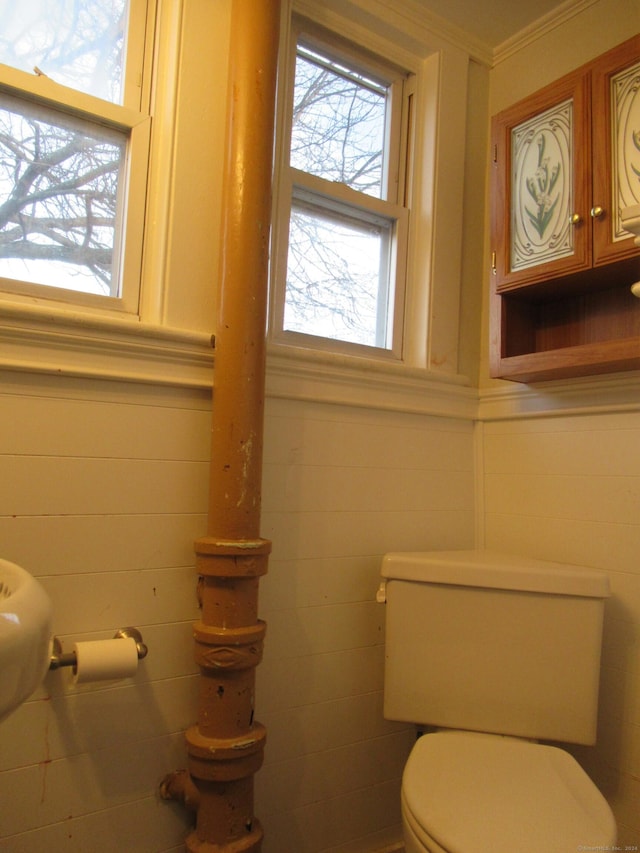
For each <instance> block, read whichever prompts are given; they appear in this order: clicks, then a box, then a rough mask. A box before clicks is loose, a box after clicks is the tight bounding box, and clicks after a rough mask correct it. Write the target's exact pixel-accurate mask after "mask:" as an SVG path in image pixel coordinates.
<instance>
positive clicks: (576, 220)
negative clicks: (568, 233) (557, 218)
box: [569, 213, 582, 225]
mask: <svg viewBox="0 0 640 853" xmlns="http://www.w3.org/2000/svg"><path fill="white" fill-rule="evenodd" d="M569 222H570V223H571V225H580V223H581V222H582V217H581V216H580V214H579V213H572V214H571V216H570V217H569Z"/></svg>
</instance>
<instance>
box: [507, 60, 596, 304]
mask: <svg viewBox="0 0 640 853" xmlns="http://www.w3.org/2000/svg"><path fill="white" fill-rule="evenodd" d="M589 100H590V77H589V75H588V73H587V72H585V71H584V70H581V71H579V72H576V73H574V74H570V75H568V76H567V77H563V78H562V80H559V81H558V82H556V83H554V84H553V85H551V86H548V87H547V88H545V89H542V90H541V91H539V92H537V93H536V94H535V95H533V96H532V97H531V98H529V99H527V100H526V101H524V102H520V103H519V104H516V105H515V106H514V107H511V108H509V109H507V110H505V111H504V112H502V113H500V114H498V115H497V116H495V117H494V118H493V121H492V152H493V164H492V171H493V179H492V183H493V187H492V190H493V205H492V208H493V209H492V273H493V274H494V276H495V282H494V285H495V287H496V289H497V290H498V291H502V290H509V289H511V288H514V287H522V286H524V285H528V284H535V283H537V282H540V281H545V280H548V279H551V278H556V277H558V276H563V275H568V274H570V273H574V272H578V271H580V270H583V269H588V268H589V267H590V266H591V220H590V216H589V211H590V208H591V203H590V198H591V134H590V120H589Z"/></svg>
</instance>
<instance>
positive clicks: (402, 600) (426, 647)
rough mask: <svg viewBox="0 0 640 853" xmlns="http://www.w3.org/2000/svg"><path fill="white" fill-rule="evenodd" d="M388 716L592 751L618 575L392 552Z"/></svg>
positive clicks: (388, 566) (502, 558)
mask: <svg viewBox="0 0 640 853" xmlns="http://www.w3.org/2000/svg"><path fill="white" fill-rule="evenodd" d="M382 576H383V584H382V587H381V595H380V596H379V598H381V599H382V600H385V602H386V603H385V607H386V619H385V622H386V655H385V687H384V716H385V717H386V718H387V719H390V720H404V721H407V722H413V723H417V724H422V725H428V726H437V727H444V728H455V729H469V730H472V731H482V732H495V733H502V734H508V735H515V736H519V737H530V738H539V739H545V740H546V739H548V740H559V741H568V742H574V743H583V744H592V743H594V742H595V739H596V718H597V706H598V683H599V675H600V646H601V640H602V621H603V612H604V601H605V599H606V598H607V597H608V595H609V583H608V578H607V576H606V575H605V574H604V573H602V572H598V571H595V570H592V569H587V568H583V567H580V566H570V565H564V564H561V563H547V562H542V561H539V560H533V559H528V558H523V557H515V556H510V555H505V554H499V553H496V552H492V551H433V552H413V553H400V552H399V553H393V554H387V555H386V556H385V557H384V559H383V563H382Z"/></svg>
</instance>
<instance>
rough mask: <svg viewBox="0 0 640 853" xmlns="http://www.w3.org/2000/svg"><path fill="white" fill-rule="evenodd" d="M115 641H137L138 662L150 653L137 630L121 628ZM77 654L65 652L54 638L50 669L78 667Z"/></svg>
mask: <svg viewBox="0 0 640 853" xmlns="http://www.w3.org/2000/svg"><path fill="white" fill-rule="evenodd" d="M113 639H114V640H128V639H132V640H135V641H136V651H137V653H138V660H142V659H143V658H145V657H146V656H147V652H148V651H149V650H148V648H147V646H146V645H145V644H144V642H143V641H142V634H141V633H140V631H139V630H138V629H137V628H119V629H118V630H117V631H116V633H115V635H114V637H113ZM77 663H78V662H77V660H76V654H75V652H63V651H62V643H61V642H60V639H59V638H58V637H54V638H53V641H52V648H51V660H50V662H49V669H60V668H61V667H63V666H76V665H77Z"/></svg>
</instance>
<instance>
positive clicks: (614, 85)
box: [592, 35, 640, 265]
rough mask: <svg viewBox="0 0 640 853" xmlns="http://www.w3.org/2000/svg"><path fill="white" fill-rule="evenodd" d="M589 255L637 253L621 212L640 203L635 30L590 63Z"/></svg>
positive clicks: (639, 75) (600, 259)
mask: <svg viewBox="0 0 640 853" xmlns="http://www.w3.org/2000/svg"><path fill="white" fill-rule="evenodd" d="M592 146H593V170H594V174H593V205H592V211H593V213H594V219H593V260H594V264H595V265H600V264H607V263H610V262H611V261H614V260H621V259H622V258H625V257H628V256H630V255H632V254H635V253H637V248H636V247H635V246H634V243H633V235H631V234H629V233H628V232H627V231H625V230H624V228H623V227H622V222H621V211H622V210H623V209H624V208H625V207H631V206H633V205H636V204H640V35H638V36H634V37H633V38H632V39H629V40H628V41H626V42H624V43H623V44H621V45H619V46H618V47H616V48H614V49H613V50H610V51H609V52H607V53H605V54H604V55H603V56H601V57H600V58H599V59H598V60H597V61H596V63H595V65H594V67H593V127H592Z"/></svg>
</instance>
